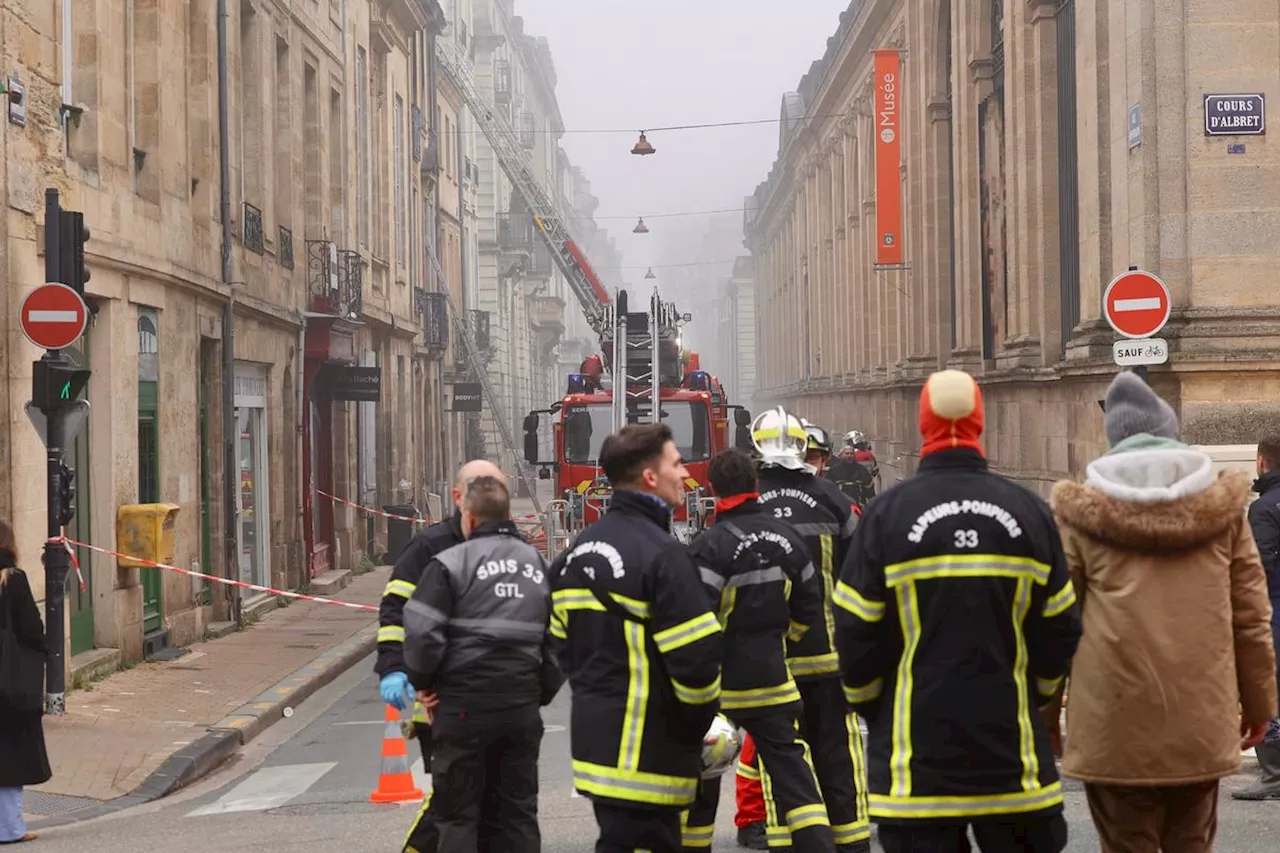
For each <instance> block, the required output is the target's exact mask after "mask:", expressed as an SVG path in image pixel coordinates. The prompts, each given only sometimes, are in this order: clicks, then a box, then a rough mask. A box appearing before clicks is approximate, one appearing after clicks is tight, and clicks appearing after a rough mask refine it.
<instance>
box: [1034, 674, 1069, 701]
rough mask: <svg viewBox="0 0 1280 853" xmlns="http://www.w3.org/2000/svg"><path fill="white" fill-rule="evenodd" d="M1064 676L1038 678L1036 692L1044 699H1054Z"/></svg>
mask: <svg viewBox="0 0 1280 853" xmlns="http://www.w3.org/2000/svg"><path fill="white" fill-rule="evenodd" d="M1063 680H1064V677H1059V678H1037V679H1036V692H1037V693H1039V694H1040V696H1041V697H1042V698H1044V699H1052V698H1053V697H1054V696H1055V695H1057V693H1058V690H1059V689H1060V688H1061V687H1062V682H1063Z"/></svg>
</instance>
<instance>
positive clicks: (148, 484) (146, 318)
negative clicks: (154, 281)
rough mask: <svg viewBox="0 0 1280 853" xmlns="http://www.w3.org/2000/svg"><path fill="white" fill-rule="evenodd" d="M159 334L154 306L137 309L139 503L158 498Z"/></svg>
mask: <svg viewBox="0 0 1280 853" xmlns="http://www.w3.org/2000/svg"><path fill="white" fill-rule="evenodd" d="M159 373H160V336H159V333H158V324H157V316H156V312H155V310H154V309H151V308H139V309H138V503H158V502H159V500H160V436H159V432H158V428H157V423H158V421H159V403H160V394H159V385H160V383H159V379H160V376H159Z"/></svg>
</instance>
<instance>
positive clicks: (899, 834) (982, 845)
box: [880, 814, 1208, 853]
mask: <svg viewBox="0 0 1280 853" xmlns="http://www.w3.org/2000/svg"><path fill="white" fill-rule="evenodd" d="M918 823H919V825H918V826H913V825H911V824H908V823H898V824H889V823H882V824H880V846H881V847H883V848H884V851H885V853H971V851H972V850H973V845H972V844H970V843H969V831H970V830H973V837H974V838H975V839H977V842H978V849H979V850H981V851H982V853H1060V851H1062V850H1065V849H1066V847H1067V821H1066V819H1065V818H1064V817H1063V816H1062V815H1061V814H1055V815H1049V816H1037V817H1019V816H1017V815H1006V816H996V817H983V818H973V819H972V820H969V821H967V822H966V821H958V822H956V823H934V822H932V821H918ZM1158 843H1159V842H1158V841H1155V840H1153V842H1152V844H1153V845H1154V844H1158ZM1106 849H1107V848H1106V847H1105V846H1104V847H1103V850H1106ZM1141 849H1145V850H1155V849H1156V848H1155V847H1154V846H1152V847H1143V848H1141ZM1203 849H1208V848H1203Z"/></svg>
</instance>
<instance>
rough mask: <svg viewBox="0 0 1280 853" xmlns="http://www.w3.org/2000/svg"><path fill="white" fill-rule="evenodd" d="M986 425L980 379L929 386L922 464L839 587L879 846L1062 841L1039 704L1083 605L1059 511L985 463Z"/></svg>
mask: <svg viewBox="0 0 1280 853" xmlns="http://www.w3.org/2000/svg"><path fill="white" fill-rule="evenodd" d="M982 428H983V409H982V393H981V391H980V390H979V389H978V384H977V383H976V382H975V381H974V379H973V377H971V376H970V375H968V374H967V373H963V372H961V371H958V370H946V371H942V372H941V373H935V374H933V375H932V376H930V377H929V379H928V381H927V382H926V383H925V386H924V390H923V392H922V393H921V395H920V433H921V437H922V439H923V444H922V447H921V450H920V457H921V458H920V466H919V469H918V471H917V473H916V475H915V476H913V477H911V478H910V479H908V480H905V481H903V482H901V483H899V484H897V485H895V486H894V487H893V488H891V489H889V490H888V491H885V492H884V493H882V494H881V495H879V496H878V497H877V498H876V499H875V500H874V501H872V502H871V503H870V504H868V505H867V508H866V511H865V513H864V514H863V516H862V521H861V523H860V524H859V526H858V531H857V534H856V537H855V541H854V545H853V548H852V549H851V552H850V554H849V558H848V560H847V561H846V562H845V564H844V566H843V568H842V571H841V576H840V582H839V584H838V586H837V587H836V592H835V596H834V598H835V602H836V605H837V609H836V643H837V647H838V648H839V652H840V663H841V668H842V674H843V679H844V684H843V686H844V693H845V697H846V698H847V699H848V701H849V703H850V704H851V705H852V706H853V707H854V708H855V709H856V710H857V711H858V712H859V713H860V714H862V715H863V716H864V717H865V718H866V719H867V723H868V729H869V734H868V741H869V743H868V747H867V753H868V774H869V790H870V795H869V799H870V810H871V817H872V819H873V820H874V821H876V823H877V824H878V825H879V831H880V845H881V846H882V847H883V848H884V850H885V853H962V851H963V853H967V851H968V850H969V849H970V846H969V841H968V833H969V831H970V830H972V832H973V834H974V836H975V838H976V839H977V842H978V846H979V847H980V848H981V849H982V850H983V851H985V853H1006V851H1019V853H1059V851H1061V850H1063V849H1064V848H1065V847H1066V844H1067V824H1066V821H1065V819H1064V818H1063V814H1062V809H1063V799H1062V783H1061V780H1060V779H1059V777H1058V770H1057V767H1056V766H1055V764H1054V756H1053V753H1052V751H1051V750H1050V745H1049V734H1048V732H1047V731H1046V730H1045V726H1044V724H1043V722H1042V721H1041V719H1040V716H1039V715H1038V714H1037V713H1036V708H1037V706H1038V705H1040V704H1042V703H1045V702H1047V701H1048V700H1049V699H1050V698H1051V697H1052V696H1053V695H1054V693H1055V692H1056V691H1057V689H1058V688H1059V686H1060V685H1061V681H1062V677H1063V675H1064V674H1065V673H1066V671H1067V666H1068V663H1069V662H1070V660H1071V655H1072V653H1073V652H1074V651H1075V647H1076V643H1077V641H1078V639H1079V636H1080V617H1079V607H1078V606H1077V604H1076V598H1075V592H1074V589H1073V587H1072V585H1071V581H1070V578H1069V576H1068V572H1067V564H1066V560H1065V558H1064V555H1063V551H1062V545H1061V543H1060V541H1059V538H1058V533H1057V531H1056V529H1055V528H1054V523H1053V517H1052V515H1051V514H1050V512H1049V507H1048V506H1047V505H1046V504H1045V502H1044V501H1043V500H1041V499H1040V498H1039V497H1038V496H1036V495H1035V494H1033V493H1032V492H1030V491H1029V490H1027V489H1025V488H1023V487H1022V486H1020V485H1018V484H1016V483H1014V482H1012V481H1010V480H1008V479H1005V478H1004V477H1001V476H999V475H998V474H995V473H993V472H992V471H991V470H990V469H989V468H988V466H987V460H986V457H985V456H984V454H983V450H982V443H981V435H982ZM1071 700H1072V702H1071V704H1072V710H1073V711H1074V709H1075V694H1074V693H1073V694H1072V697H1071Z"/></svg>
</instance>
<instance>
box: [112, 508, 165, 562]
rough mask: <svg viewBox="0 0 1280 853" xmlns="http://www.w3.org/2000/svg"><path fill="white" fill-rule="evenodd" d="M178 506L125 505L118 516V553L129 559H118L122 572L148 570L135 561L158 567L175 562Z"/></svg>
mask: <svg viewBox="0 0 1280 853" xmlns="http://www.w3.org/2000/svg"><path fill="white" fill-rule="evenodd" d="M179 509H181V507H179V506H178V505H177V504H125V505H124V506H122V507H120V509H119V511H118V512H117V514H116V550H117V551H119V552H120V553H121V554H128V555H129V556H128V557H117V558H116V565H117V566H118V567H119V568H122V569H132V568H138V567H141V566H146V565H148V563H144V562H140V561H139V560H135V559H131V558H133V557H139V558H141V559H143V560H151V561H152V562H155V563H170V562H172V561H173V554H174V542H173V528H174V522H175V521H176V520H177V517H178V510H179Z"/></svg>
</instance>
